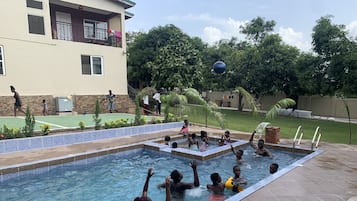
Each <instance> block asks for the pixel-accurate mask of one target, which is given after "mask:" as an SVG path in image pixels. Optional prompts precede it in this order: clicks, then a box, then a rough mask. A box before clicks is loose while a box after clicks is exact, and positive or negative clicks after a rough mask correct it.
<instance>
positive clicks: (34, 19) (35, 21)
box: [28, 15, 45, 35]
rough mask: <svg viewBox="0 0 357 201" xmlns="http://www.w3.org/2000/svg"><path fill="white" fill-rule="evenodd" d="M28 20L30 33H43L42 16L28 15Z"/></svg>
mask: <svg viewBox="0 0 357 201" xmlns="http://www.w3.org/2000/svg"><path fill="white" fill-rule="evenodd" d="M28 20H29V32H30V33H33V34H42V35H45V26H44V21H43V17H41V16H35V15H28Z"/></svg>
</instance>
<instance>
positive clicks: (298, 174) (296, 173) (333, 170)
mask: <svg viewBox="0 0 357 201" xmlns="http://www.w3.org/2000/svg"><path fill="white" fill-rule="evenodd" d="M203 129H204V130H206V131H208V133H218V134H219V135H220V134H221V133H222V134H223V132H224V131H223V130H221V129H213V128H202V127H197V126H193V127H192V128H191V130H193V131H200V130H203ZM176 132H177V131H176V130H171V131H166V132H161V133H152V134H145V135H133V136H126V137H120V138H115V139H107V140H100V141H96V142H90V143H83V144H74V145H68V146H61V147H56V148H50V149H41V150H32V151H26V152H16V153H10V154H0V166H7V165H14V164H19V163H25V162H33V161H37V160H43V159H49V158H54V157H60V156H66V155H72V154H76V153H83V152H89V151H93V150H101V149H105V148H110V147H115V146H119V145H126V144H132V143H136V142H138V141H145V140H150V139H157V138H160V139H162V138H163V136H165V135H175V133H176ZM232 135H233V136H235V137H239V138H245V139H248V138H249V133H241V132H236V131H232ZM282 143H291V142H290V140H282ZM303 146H304V145H303ZM306 146H309V145H308V144H306ZM320 149H323V150H324V152H323V153H322V154H320V155H318V156H317V157H315V158H313V159H311V160H309V161H307V162H305V163H304V164H303V165H302V166H301V167H297V168H295V169H294V170H292V171H290V172H289V173H287V174H285V175H284V176H282V177H280V178H279V179H277V180H275V181H274V182H272V183H270V184H268V185H266V186H265V187H263V188H261V189H260V190H258V191H256V192H255V193H253V194H251V195H250V196H248V197H246V198H245V199H243V200H245V201H256V200H259V201H286V200H287V201H290V200H292V201H310V200H311V201H315V200H320V201H321V200H323V201H347V200H349V199H350V198H351V197H354V196H357V146H356V145H345V144H331V143H324V142H322V143H321V144H320ZM351 200H352V199H351ZM353 200H354V199H353ZM354 201H356V200H354Z"/></svg>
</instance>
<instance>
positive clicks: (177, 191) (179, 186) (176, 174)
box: [158, 160, 200, 199]
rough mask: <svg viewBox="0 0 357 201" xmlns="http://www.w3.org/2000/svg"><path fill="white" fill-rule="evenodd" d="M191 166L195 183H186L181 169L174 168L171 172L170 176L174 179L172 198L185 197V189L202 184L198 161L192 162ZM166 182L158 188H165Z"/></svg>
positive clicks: (171, 186) (171, 184) (171, 189)
mask: <svg viewBox="0 0 357 201" xmlns="http://www.w3.org/2000/svg"><path fill="white" fill-rule="evenodd" d="M190 166H191V167H192V170H193V178H194V179H193V183H186V182H181V180H182V178H183V175H182V173H181V172H180V171H178V170H173V171H172V172H171V174H170V177H171V179H172V181H170V193H171V197H172V198H179V199H183V198H184V194H185V190H186V189H192V188H194V187H199V186H200V180H199V178H198V174H197V163H196V161H194V160H193V161H192V162H190ZM165 187H166V184H165V183H163V184H159V185H158V188H165Z"/></svg>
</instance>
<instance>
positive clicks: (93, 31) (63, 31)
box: [53, 21, 122, 47]
mask: <svg viewBox="0 0 357 201" xmlns="http://www.w3.org/2000/svg"><path fill="white" fill-rule="evenodd" d="M56 28H57V29H56V30H54V32H53V38H54V39H58V40H67V41H76V42H85V43H93V44H101V45H107V46H113V47H122V36H121V32H118V31H116V32H114V33H113V32H110V33H108V30H107V29H103V28H93V27H91V26H85V25H84V26H83V32H78V31H77V32H74V31H73V30H72V23H67V22H61V21H56Z"/></svg>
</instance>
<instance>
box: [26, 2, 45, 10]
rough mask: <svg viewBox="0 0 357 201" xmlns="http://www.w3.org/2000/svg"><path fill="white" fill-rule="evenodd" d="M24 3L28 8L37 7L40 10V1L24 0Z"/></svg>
mask: <svg viewBox="0 0 357 201" xmlns="http://www.w3.org/2000/svg"><path fill="white" fill-rule="evenodd" d="M26 5H27V7H29V8H37V9H41V10H42V2H40V1H35V0H26Z"/></svg>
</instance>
